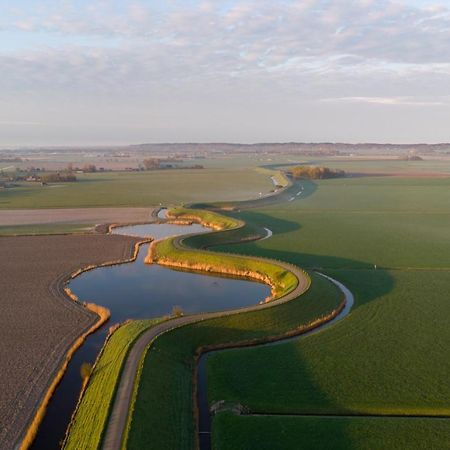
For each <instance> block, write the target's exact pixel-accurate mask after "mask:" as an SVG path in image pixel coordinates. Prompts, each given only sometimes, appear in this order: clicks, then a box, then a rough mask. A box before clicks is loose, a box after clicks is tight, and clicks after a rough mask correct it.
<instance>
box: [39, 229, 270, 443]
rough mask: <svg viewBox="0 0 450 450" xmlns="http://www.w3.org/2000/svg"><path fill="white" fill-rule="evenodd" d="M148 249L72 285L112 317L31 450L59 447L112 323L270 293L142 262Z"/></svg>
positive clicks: (55, 400)
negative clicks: (86, 367)
mask: <svg viewBox="0 0 450 450" xmlns="http://www.w3.org/2000/svg"><path fill="white" fill-rule="evenodd" d="M208 231H210V230H209V229H207V228H204V227H201V226H200V225H197V224H193V225H190V226H180V225H170V224H147V225H134V226H130V227H122V228H115V229H114V230H113V233H116V234H128V235H132V236H141V237H148V236H152V237H154V238H155V239H161V238H163V237H167V236H174V235H183V234H187V233H199V232H208ZM148 247H149V244H144V245H142V246H141V247H140V250H139V253H138V257H137V259H136V261H134V262H133V263H128V264H120V265H116V266H111V267H99V268H97V269H94V270H91V271H88V272H85V273H83V274H81V275H80V276H78V277H76V278H75V279H74V280H72V281H71V282H70V284H69V287H70V289H71V290H72V292H73V293H74V294H75V295H77V296H78V297H79V299H80V300H81V301H88V302H92V303H96V304H98V305H102V306H105V307H106V308H108V309H109V310H110V312H111V317H110V320H109V321H108V322H107V323H106V324H105V325H104V326H103V327H101V328H100V329H99V330H97V331H96V332H95V333H93V334H91V335H90V336H88V338H87V339H86V341H85V343H84V344H83V345H82V346H81V347H80V349H78V350H77V351H76V353H75V354H74V356H73V358H72V360H71V362H70V363H69V367H68V369H67V371H66V373H65V375H64V377H63V380H62V381H61V383H60V385H59V386H58V388H57V390H56V392H55V394H54V396H53V397H52V400H51V401H50V404H49V406H48V409H47V412H46V415H45V418H44V420H43V422H42V424H41V426H40V428H39V431H38V434H37V437H36V440H35V442H34V444H33V446H32V448H33V449H38V450H53V449H58V448H60V443H61V441H62V439H64V434H65V432H66V428H67V425H68V423H69V421H70V418H71V415H72V413H73V411H74V409H75V406H76V403H77V400H78V396H79V392H80V389H81V376H80V367H81V365H82V363H83V362H89V363H93V362H94V361H95V359H96V357H97V355H98V353H99V351H100V349H101V347H102V345H103V343H104V341H105V338H106V335H107V333H108V329H109V327H110V326H111V325H112V324H114V323H120V322H123V321H125V320H126V319H143V318H146V319H147V318H152V317H159V316H163V315H167V314H170V313H171V311H172V308H173V307H174V306H179V307H181V309H182V310H183V311H184V312H185V313H197V312H206V311H208V312H210V311H221V310H226V309H235V308H238V307H244V306H249V305H253V304H256V303H258V302H259V301H261V300H263V299H265V298H266V297H267V296H269V295H270V288H269V286H267V285H264V284H261V283H255V282H251V281H247V280H236V279H232V278H223V277H217V276H209V275H203V274H199V273H189V272H185V271H179V270H173V269H169V268H165V267H162V266H159V265H156V264H151V265H148V264H144V259H145V256H146V255H147V252H148Z"/></svg>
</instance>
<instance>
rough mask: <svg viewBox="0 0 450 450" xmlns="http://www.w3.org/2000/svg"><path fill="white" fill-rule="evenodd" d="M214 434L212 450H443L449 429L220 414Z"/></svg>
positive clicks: (441, 424) (432, 424)
mask: <svg viewBox="0 0 450 450" xmlns="http://www.w3.org/2000/svg"><path fill="white" fill-rule="evenodd" d="M214 430H215V431H214V434H213V449H214V450H236V449H238V448H245V449H252V448H257V449H258V450H274V449H283V450H298V449H299V448H301V449H302V450H317V449H329V448H332V449H333V450H348V449H352V448H357V449H358V450H374V449H389V450H404V449H414V450H429V449H444V448H448V447H447V444H448V440H447V437H448V433H449V431H450V423H449V422H448V420H446V419H433V420H427V419H395V420H392V419H383V418H381V419H380V418H376V419H370V418H363V417H361V418H339V417H336V418H330V419H323V418H320V417H306V418H303V417H294V416H289V417H286V416H284V417H281V416H265V417H262V416H259V417H255V416H234V415H231V414H230V413H223V414H220V415H218V416H217V417H216V418H215V419H214ZM324 430H326V431H325V432H324ZM300 445H301V447H299V446H300Z"/></svg>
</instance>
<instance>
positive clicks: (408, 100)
mask: <svg viewBox="0 0 450 450" xmlns="http://www.w3.org/2000/svg"><path fill="white" fill-rule="evenodd" d="M321 101H323V102H332V103H370V104H377V105H392V106H405V105H406V106H443V105H446V104H448V101H447V102H444V101H434V100H422V101H421V100H416V99H414V98H413V97H338V98H324V99H321Z"/></svg>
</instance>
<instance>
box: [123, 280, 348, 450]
mask: <svg viewBox="0 0 450 450" xmlns="http://www.w3.org/2000/svg"><path fill="white" fill-rule="evenodd" d="M312 279H313V280H312V285H311V288H310V289H309V290H308V291H307V292H306V293H305V294H303V295H302V296H300V297H298V298H297V299H295V300H291V301H289V302H287V303H284V304H282V305H279V306H274V307H273V308H268V309H265V310H261V311H257V312H248V313H240V314H234V315H231V316H226V317H222V318H216V319H211V320H206V321H203V322H199V323H196V324H193V325H189V326H184V327H182V328H178V329H175V330H173V331H172V332H170V333H166V334H164V335H162V336H161V337H159V338H158V339H157V340H156V341H155V342H154V344H153V345H152V346H151V347H150V349H149V350H148V352H147V355H146V356H145V360H144V364H143V368H142V375H141V378H140V382H139V389H138V393H137V398H136V403H135V405H134V411H133V416H132V421H131V425H130V429H129V430H128V441H127V448H128V449H141V448H146V449H158V450H163V449H167V450H169V449H170V450H173V449H175V448H176V449H177V450H183V449H194V448H195V421H194V412H193V397H192V385H193V373H194V367H195V355H196V352H197V349H198V348H199V347H203V346H206V345H214V344H221V343H236V342H241V341H244V340H249V339H262V338H265V337H267V336H276V335H280V334H283V333H286V332H288V331H290V330H293V329H295V328H297V327H299V326H301V325H304V324H307V323H309V322H310V321H312V320H314V319H316V318H317V317H318V316H320V315H322V314H326V313H328V312H331V311H332V310H333V309H334V308H336V307H337V305H338V304H339V303H340V301H341V293H340V291H338V289H337V288H336V287H335V286H334V285H332V284H331V283H330V282H328V281H327V280H325V279H323V278H322V277H319V276H317V275H314V274H312Z"/></svg>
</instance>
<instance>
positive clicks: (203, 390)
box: [197, 272, 354, 450]
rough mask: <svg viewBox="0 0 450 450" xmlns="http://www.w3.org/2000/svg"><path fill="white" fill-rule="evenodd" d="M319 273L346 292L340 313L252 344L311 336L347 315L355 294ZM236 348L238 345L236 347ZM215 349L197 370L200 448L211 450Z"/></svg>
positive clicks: (280, 342)
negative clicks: (210, 376)
mask: <svg viewBox="0 0 450 450" xmlns="http://www.w3.org/2000/svg"><path fill="white" fill-rule="evenodd" d="M316 273H317V274H318V275H320V276H322V277H324V278H326V279H327V280H329V281H331V283H333V284H334V285H335V286H337V287H338V288H339V289H340V291H341V292H342V293H343V294H344V299H345V302H344V307H343V308H342V309H341V311H340V312H339V314H337V315H336V316H335V317H334V318H332V319H331V320H329V321H328V322H325V323H323V324H321V325H319V326H317V327H315V328H312V329H310V330H308V331H305V332H303V333H301V334H300V335H297V336H290V337H287V338H281V339H277V340H276V341H273V342H267V343H263V344H252V345H251V346H252V347H254V346H258V347H261V346H268V345H271V346H272V345H278V344H284V343H286V342H287V341H291V340H294V339H304V338H305V337H307V336H310V335H312V334H317V333H319V332H322V331H323V330H324V329H326V328H328V327H330V326H332V325H333V324H335V323H336V322H339V321H340V320H342V319H343V318H344V317H346V316H347V315H348V314H349V313H350V310H351V309H352V306H353V303H354V297H353V294H352V293H351V292H350V290H349V289H348V288H347V287H346V286H344V285H343V284H342V283H341V282H339V281H337V280H335V279H334V278H331V277H329V276H328V275H325V274H323V273H320V272H316ZM232 348H233V346H230V347H229V349H232ZM234 348H236V347H234ZM226 350H227V349H221V350H218V351H226ZM213 352H214V350H212V351H210V352H207V353H204V354H203V355H202V356H201V358H200V359H199V361H198V370H197V406H198V411H199V415H198V417H199V421H198V442H199V446H200V450H210V449H211V417H210V410H209V403H208V395H207V384H206V383H207V379H206V361H207V358H208V356H209V355H210V354H211V353H213Z"/></svg>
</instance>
